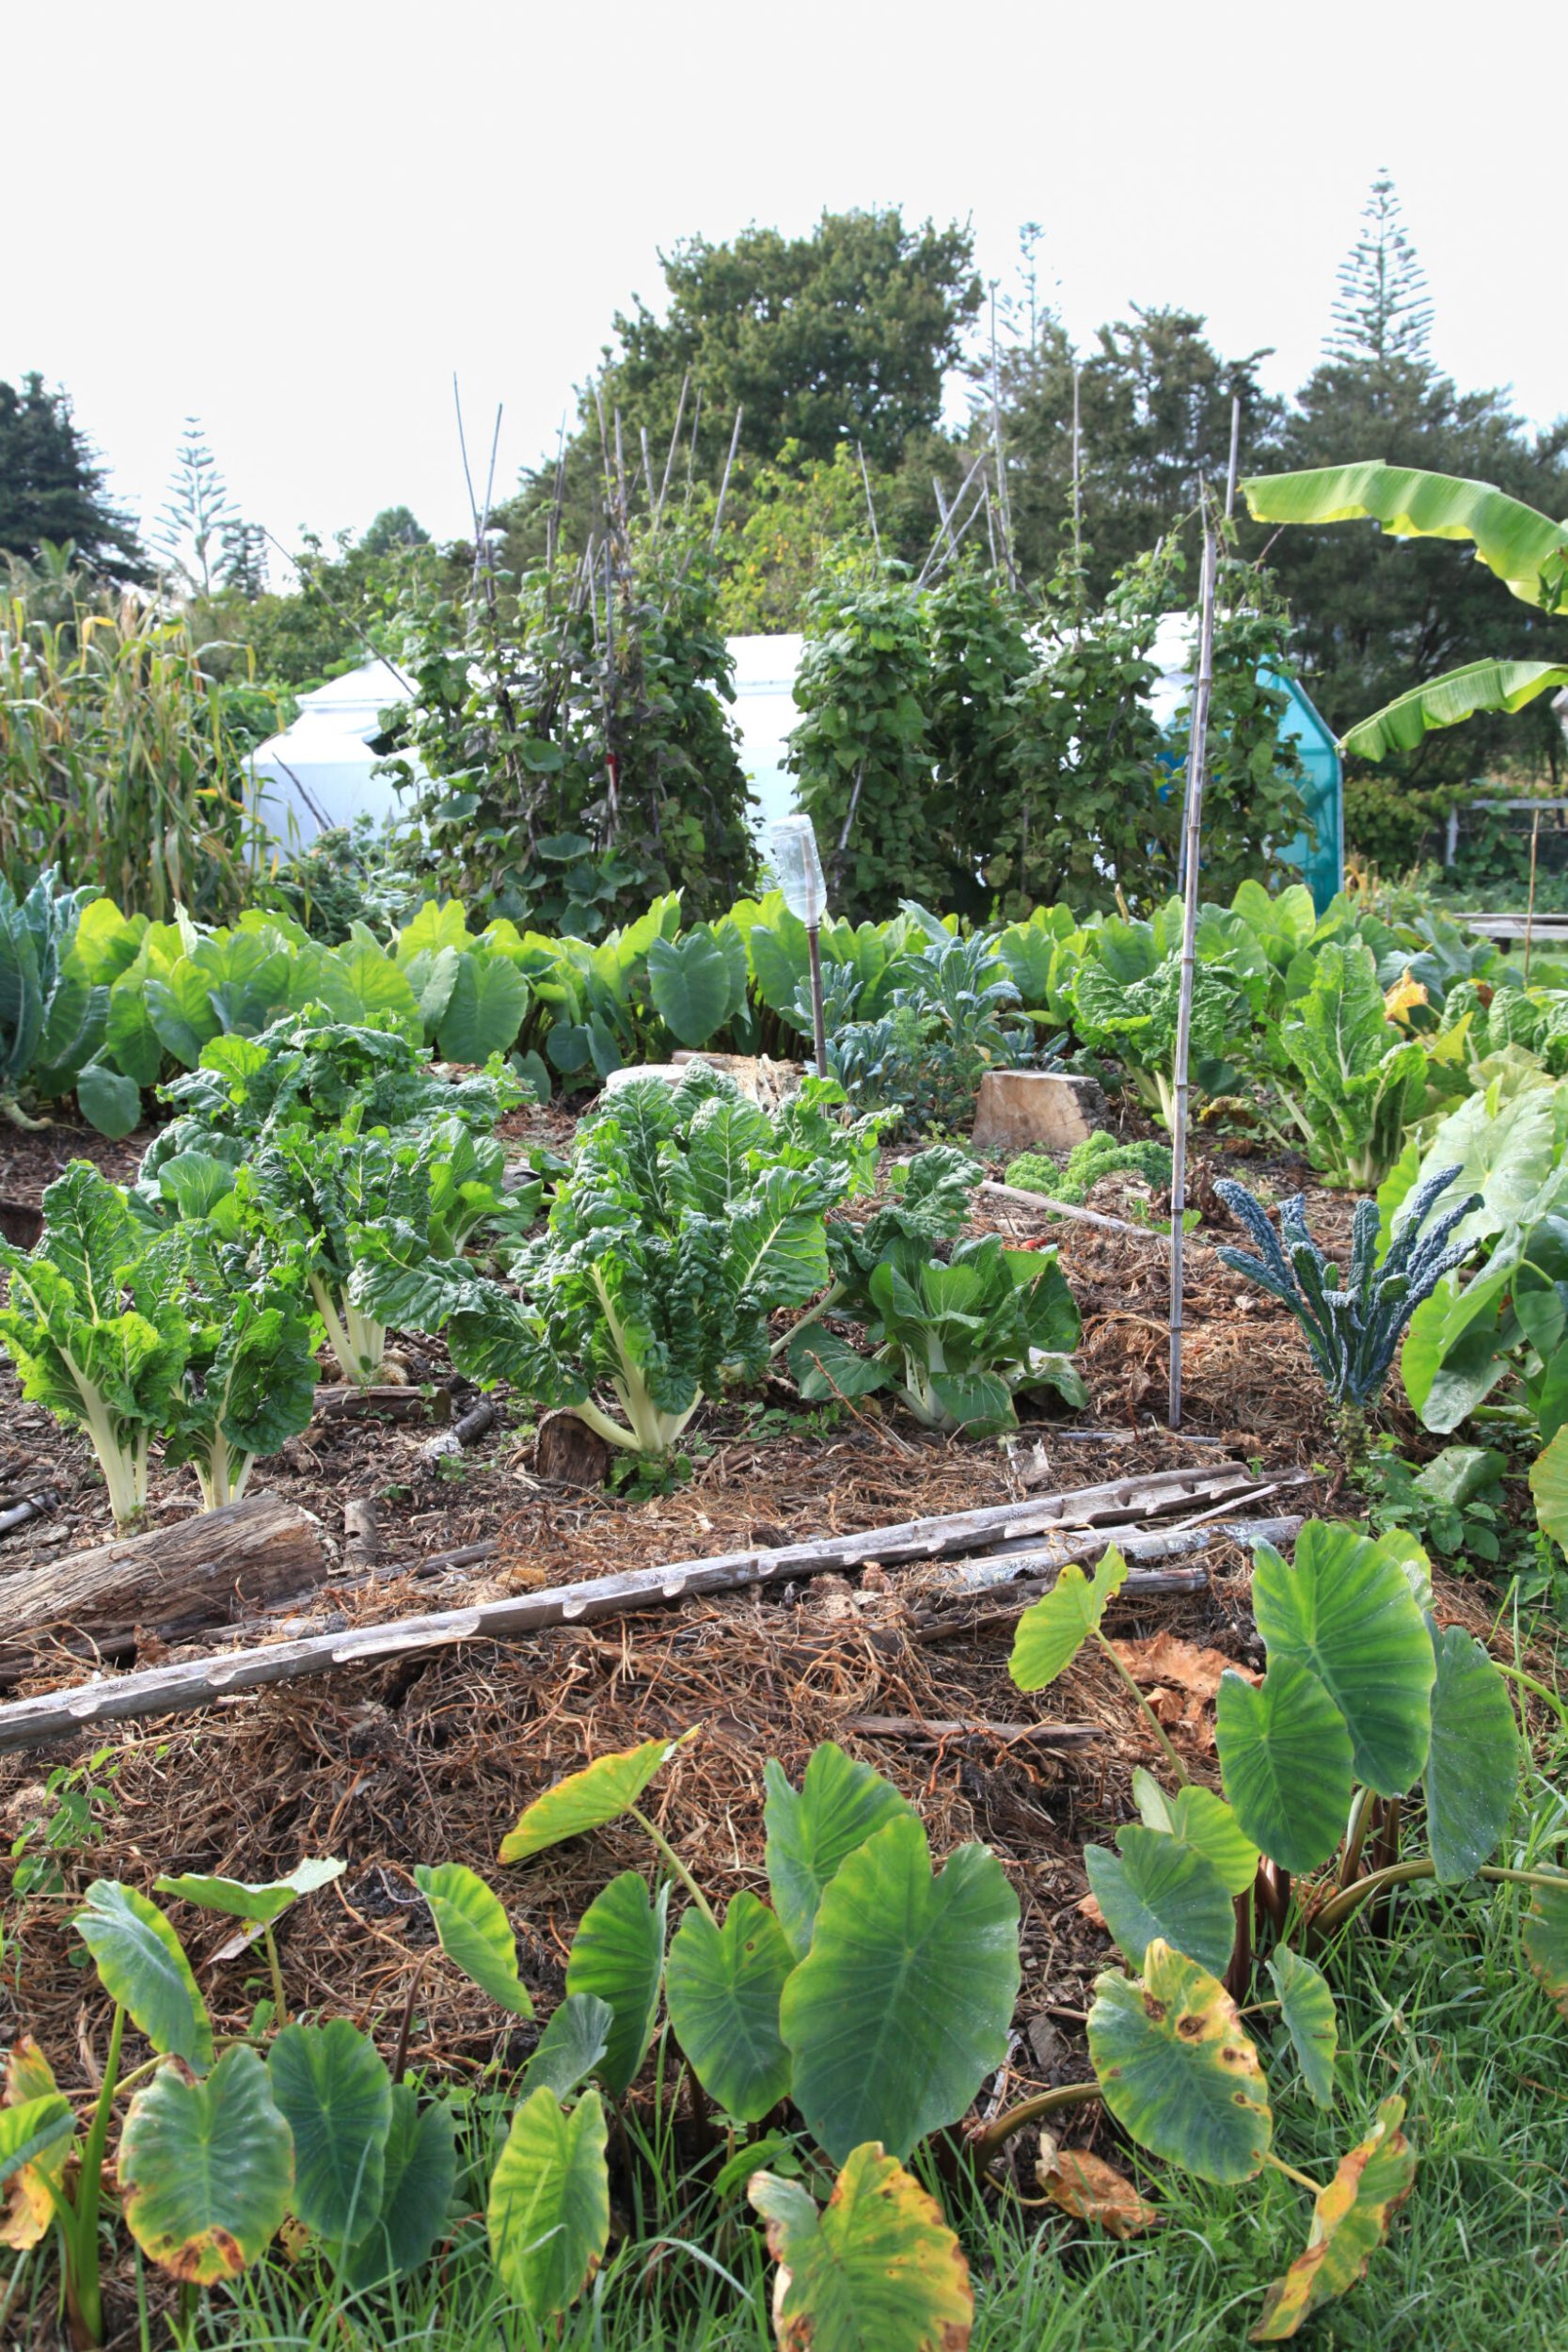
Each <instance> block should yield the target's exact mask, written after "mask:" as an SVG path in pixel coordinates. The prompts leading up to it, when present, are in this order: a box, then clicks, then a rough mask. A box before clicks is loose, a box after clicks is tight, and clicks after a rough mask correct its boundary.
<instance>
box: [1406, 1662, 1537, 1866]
mask: <svg viewBox="0 0 1568 2352" xmlns="http://www.w3.org/2000/svg"><path fill="white" fill-rule="evenodd" d="M1433 1645H1434V1648H1435V1652H1436V1658H1437V1681H1436V1684H1435V1687H1434V1688H1433V1693H1432V1749H1431V1753H1430V1754H1429V1756H1428V1757H1427V1767H1426V1804H1427V1838H1428V1842H1429V1843H1430V1845H1431V1847H1432V1859H1433V1866H1434V1867H1435V1868H1436V1871H1437V1875H1438V1877H1439V1878H1440V1879H1445V1880H1447V1881H1448V1882H1449V1883H1450V1884H1457V1883H1459V1882H1460V1881H1461V1880H1463V1879H1467V1878H1469V1877H1470V1875H1471V1874H1472V1872H1474V1871H1476V1870H1478V1869H1479V1868H1480V1867H1481V1864H1482V1863H1483V1862H1484V1861H1485V1860H1486V1858H1487V1856H1488V1854H1490V1853H1491V1852H1492V1851H1493V1850H1494V1848H1495V1847H1496V1846H1497V1841H1498V1839H1499V1838H1500V1837H1501V1836H1502V1834H1503V1832H1504V1830H1505V1829H1506V1828H1507V1827H1508V1817H1509V1814H1510V1813H1511V1812H1512V1810H1513V1798H1514V1793H1515V1790H1516V1789H1517V1788H1518V1782H1519V1733H1518V1728H1517V1726H1516V1724H1515V1723H1514V1720H1513V1707H1512V1706H1511V1705H1510V1703H1509V1696H1508V1688H1507V1685H1506V1684H1505V1683H1504V1681H1503V1678H1502V1676H1501V1675H1500V1674H1499V1673H1498V1672H1497V1667H1496V1666H1495V1665H1494V1664H1493V1662H1492V1660H1491V1659H1490V1658H1489V1657H1488V1656H1487V1654H1486V1651H1485V1650H1484V1648H1483V1647H1482V1646H1481V1643H1480V1642H1478V1641H1476V1640H1475V1638H1474V1637H1473V1635H1471V1634H1468V1633H1466V1632H1465V1629H1464V1627H1463V1626H1458V1625H1450V1626H1449V1627H1448V1628H1446V1629H1445V1630H1444V1631H1443V1632H1442V1633H1436V1632H1433Z"/></svg>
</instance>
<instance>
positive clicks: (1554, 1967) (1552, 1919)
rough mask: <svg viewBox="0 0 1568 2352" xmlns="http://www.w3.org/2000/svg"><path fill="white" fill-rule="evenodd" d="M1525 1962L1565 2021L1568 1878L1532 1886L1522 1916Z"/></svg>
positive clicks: (1567, 2011) (1567, 2012)
mask: <svg viewBox="0 0 1568 2352" xmlns="http://www.w3.org/2000/svg"><path fill="white" fill-rule="evenodd" d="M1524 1936H1525V1958H1526V1959H1527V1960H1528V1962H1529V1964H1530V1967H1531V1969H1532V1971H1533V1972H1534V1975H1535V1977H1536V1979H1538V1981H1539V1983H1540V1985H1541V1989H1542V1991H1543V1992H1544V1994H1545V1995H1546V1998H1547V1999H1548V2000H1549V2001H1551V2002H1552V2003H1553V2004H1554V2006H1555V2007H1556V2008H1558V2009H1560V2010H1561V2012H1562V2014H1563V2016H1564V2017H1568V1877H1565V1878H1564V1879H1563V1882H1562V1883H1561V1885H1560V1886H1543V1885H1537V1886H1535V1887H1534V1888H1533V1889H1532V1890H1531V1893H1530V1905H1529V1909H1528V1912H1527V1913H1526V1915H1525V1928H1524Z"/></svg>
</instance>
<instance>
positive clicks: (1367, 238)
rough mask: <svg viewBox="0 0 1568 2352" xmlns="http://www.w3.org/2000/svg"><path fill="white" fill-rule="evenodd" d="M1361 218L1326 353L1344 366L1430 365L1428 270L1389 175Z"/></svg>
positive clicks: (1376, 185) (1381, 177) (1382, 176)
mask: <svg viewBox="0 0 1568 2352" xmlns="http://www.w3.org/2000/svg"><path fill="white" fill-rule="evenodd" d="M1361 219H1362V224H1363V226H1362V230H1361V234H1360V236H1359V237H1358V238H1357V239H1356V242H1355V244H1354V246H1352V248H1351V251H1350V253H1349V255H1348V257H1347V258H1346V260H1345V261H1344V262H1343V263H1342V264H1341V266H1340V270H1339V292H1338V297H1337V299H1336V301H1335V304H1334V313H1333V325H1332V326H1331V327H1330V328H1329V331H1328V334H1327V336H1326V338H1325V339H1324V342H1323V350H1324V353H1325V355H1326V357H1327V358H1329V359H1331V360H1338V361H1339V362H1340V363H1341V364H1342V365H1344V366H1346V367H1357V366H1362V365H1365V364H1366V363H1367V362H1368V361H1370V362H1371V364H1372V365H1373V366H1374V367H1384V366H1386V365H1387V364H1388V363H1389V361H1391V360H1394V361H1398V360H1402V361H1404V362H1405V363H1406V364H1407V365H1410V366H1416V367H1425V366H1428V365H1430V363H1431V358H1432V353H1431V339H1432V319H1433V310H1432V304H1431V302H1430V301H1429V300H1428V298H1427V281H1426V272H1425V270H1423V269H1422V267H1421V264H1420V262H1419V261H1418V259H1417V255H1416V248H1415V246H1413V245H1412V243H1411V241H1410V237H1409V234H1408V232H1407V230H1406V229H1405V226H1404V220H1403V217H1402V214H1401V211H1400V199H1399V198H1398V196H1397V195H1396V193H1395V190H1394V183H1393V182H1392V180H1391V179H1390V178H1389V177H1388V174H1387V173H1386V171H1380V172H1379V173H1378V176H1377V178H1376V179H1375V180H1374V181H1373V182H1372V192H1371V194H1370V197H1369V198H1368V199H1367V202H1366V204H1365V206H1364V207H1363V209H1362V214H1361Z"/></svg>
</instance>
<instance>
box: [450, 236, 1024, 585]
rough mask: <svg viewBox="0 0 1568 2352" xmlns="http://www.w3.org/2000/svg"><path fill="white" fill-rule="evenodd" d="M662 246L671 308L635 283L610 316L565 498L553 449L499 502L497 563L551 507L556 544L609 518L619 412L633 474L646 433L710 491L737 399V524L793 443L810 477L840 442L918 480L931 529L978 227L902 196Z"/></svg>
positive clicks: (574, 542)
mask: <svg viewBox="0 0 1568 2352" xmlns="http://www.w3.org/2000/svg"><path fill="white" fill-rule="evenodd" d="M660 259H661V262H662V265H663V269H664V278H665V300H664V303H663V305H662V308H661V309H660V310H655V309H653V308H652V307H650V306H649V305H648V304H647V303H645V302H643V301H642V300H641V297H639V298H637V300H636V301H635V303H634V307H633V309H632V310H630V311H629V312H627V313H620V314H617V316H616V318H615V321H614V328H615V338H616V340H615V342H614V343H613V344H612V345H607V346H606V348H605V352H604V363H605V364H604V368H603V371H602V373H601V375H600V376H599V378H598V379H597V383H596V386H590V387H588V388H586V389H583V390H582V392H581V393H580V395H579V399H578V421H577V426H576V429H575V431H574V432H573V433H572V434H571V435H570V436H569V437H563V441H562V453H561V459H560V467H561V475H560V494H559V501H558V492H557V463H556V460H555V459H553V458H552V459H549V460H547V461H546V462H545V463H544V464H542V465H541V466H540V467H539V468H538V469H536V470H534V471H531V472H530V473H529V474H527V475H525V477H524V481H523V485H522V489H521V491H520V493H519V495H518V496H517V497H516V498H515V499H514V500H512V501H509V502H508V503H507V504H506V505H505V506H504V507H502V508H499V509H498V512H497V515H496V517H495V519H496V522H497V524H498V526H499V528H500V529H501V531H502V532H504V534H505V541H504V546H505V553H504V558H503V561H504V563H505V564H507V565H508V566H509V567H510V568H512V569H514V570H517V569H520V568H522V566H523V565H525V564H527V563H528V562H530V561H533V560H536V559H537V558H538V557H539V556H540V555H541V554H542V553H543V552H544V550H545V546H546V532H547V531H548V530H549V529H550V528H551V523H552V518H553V517H554V516H556V514H557V511H558V504H559V515H560V525H559V537H560V540H561V542H562V544H563V545H565V546H567V547H572V548H580V547H581V546H582V545H583V544H584V543H585V541H586V539H587V537H588V534H589V532H591V531H594V530H598V529H600V528H602V520H603V506H604V496H605V481H604V476H605V465H606V458H607V456H608V458H609V460H610V467H611V469H616V467H617V463H618V455H617V451H616V447H615V419H616V415H617V412H618V413H619V415H620V419H621V442H620V452H619V460H620V462H621V463H624V470H625V472H626V477H627V479H628V483H629V482H630V479H631V477H633V476H634V475H636V474H637V473H639V471H640V470H641V463H642V437H643V435H644V434H646V436H647V440H648V449H649V460H650V466H651V469H652V471H653V473H654V475H655V477H656V483H657V482H661V481H662V479H663V476H664V471H665V467H666V465H667V463H669V461H670V460H671V457H672V453H673V486H674V492H675V494H676V495H677V496H679V497H681V498H682V499H683V500H684V499H685V497H686V492H687V485H688V482H689V481H690V482H692V483H693V484H695V485H697V496H698V497H699V498H700V497H701V496H702V495H703V494H704V492H705V491H707V490H710V489H711V488H712V487H713V486H714V485H717V483H718V482H719V480H720V479H721V475H722V472H723V469H724V465H725V462H726V459H727V456H728V453H729V447H730V436H731V433H732V430H733V428H734V424H735V418H736V410H737V409H740V410H741V411H742V412H743V415H742V421H741V433H740V441H739V448H738V453H737V455H738V459H739V460H740V461H741V462H740V463H739V464H738V465H737V469H736V473H735V474H734V476H733V477H732V480H731V484H730V491H729V499H728V501H727V504H726V513H727V514H728V516H729V517H730V519H731V521H733V522H736V523H737V524H738V523H740V522H742V521H744V519H745V517H746V516H747V515H748V514H749V512H750V511H751V488H750V484H751V482H752V480H754V479H756V478H757V477H758V476H759V473H760V471H761V469H771V468H773V467H775V466H776V465H777V464H778V463H779V462H780V461H781V459H782V458H784V453H786V452H787V459H786V460H785V461H784V462H786V463H787V465H788V466H789V467H790V468H792V469H795V470H797V471H798V472H799V473H800V475H801V478H802V481H804V482H813V483H814V482H815V481H816V479H817V476H816V470H815V469H817V468H821V467H831V466H832V463H833V459H834V455H835V453H836V452H837V451H839V450H841V449H847V451H848V452H849V453H850V457H851V459H852V460H853V462H854V463H855V465H856V467H857V469H858V467H859V462H860V460H859V455H858V454H857V445H858V450H859V452H860V453H863V455H864V460H865V464H866V467H867V469H869V471H870V473H871V475H872V477H873V479H874V480H877V479H879V478H882V477H888V476H893V475H897V474H900V473H902V474H904V475H906V476H907V477H908V479H909V482H910V483H911V484H913V485H918V499H917V501H915V503H917V505H918V510H919V528H920V532H922V533H923V534H924V539H923V544H924V543H925V542H928V540H929V536H930V532H931V530H932V529H934V527H935V520H936V517H935V511H934V507H933V505H932V502H931V494H930V473H931V470H932V467H933V465H935V466H936V467H937V468H938V469H941V470H942V471H943V472H945V473H948V474H951V471H952V465H953V452H952V448H951V444H950V442H949V441H948V440H947V439H946V437H944V436H943V435H942V432H941V429H940V428H941V418H942V389H943V382H944V379H945V377H946V375H947V374H948V373H949V371H950V370H951V369H952V368H954V367H955V366H956V365H957V364H958V359H959V358H960V353H961V344H962V340H963V335H964V331H965V329H966V327H967V326H969V324H970V323H971V322H972V321H973V319H974V317H975V315H976V313H977V311H978V310H979V306H980V299H981V289H980V281H979V279H978V278H977V277H976V276H975V274H974V240H973V236H972V233H971V231H970V230H969V228H968V227H967V225H965V224H963V223H960V222H957V221H955V222H950V223H949V224H948V225H947V227H945V228H938V227H936V226H935V225H934V224H933V223H932V222H930V221H927V222H925V223H924V224H923V225H922V226H921V227H920V228H918V229H911V228H907V227H906V226H905V224H904V220H903V216H902V215H901V214H900V213H899V212H897V211H896V210H888V211H881V212H845V213H824V214H823V215H822V217H821V219H820V220H819V221H818V222H817V223H816V227H815V228H814V229H813V230H812V231H811V233H810V234H809V235H808V236H803V237H786V236H784V234H783V233H782V232H781V231H780V230H775V229H758V228H751V229H747V230H742V232H741V234H740V235H739V236H737V237H736V238H735V239H734V240H733V241H732V242H730V243H728V244H713V243H711V242H710V241H709V240H708V239H707V238H705V237H700V236H699V237H690V238H687V239H685V240H683V242H682V243H681V244H679V245H677V246H675V247H674V248H673V250H672V251H671V252H670V253H667V254H664V255H662V256H661V257H660ZM683 393H684V398H683ZM601 409H602V415H603V421H604V427H603V432H602V435H601V424H600V418H601ZM677 420H678V421H679V434H678V437H676V436H675V428H676V423H677ZM777 488H778V485H777V483H776V481H774V482H771V483H770V489H771V491H772V492H773V493H774V494H776V493H777ZM640 498H641V493H638V494H636V495H634V496H633V498H632V501H631V503H632V504H633V505H634V506H636V505H637V504H638V503H639V502H640ZM910 502H911V501H910V500H909V499H908V498H907V497H906V498H904V499H903V500H902V501H901V505H900V511H901V512H902V511H903V509H904V508H906V507H908V506H909V504H910ZM900 551H903V552H909V551H911V549H906V548H902V547H900Z"/></svg>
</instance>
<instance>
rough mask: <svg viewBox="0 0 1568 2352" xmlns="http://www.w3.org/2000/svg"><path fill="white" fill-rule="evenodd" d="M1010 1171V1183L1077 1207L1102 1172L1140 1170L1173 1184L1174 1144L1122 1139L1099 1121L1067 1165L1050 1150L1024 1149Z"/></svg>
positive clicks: (1151, 1180) (1147, 1179)
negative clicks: (1172, 1158) (1056, 1160)
mask: <svg viewBox="0 0 1568 2352" xmlns="http://www.w3.org/2000/svg"><path fill="white" fill-rule="evenodd" d="M1006 1176H1007V1182H1008V1184H1014V1185H1016V1186H1017V1187H1018V1189H1019V1190H1020V1191H1021V1192H1043V1193H1046V1194H1049V1195H1050V1197H1051V1198H1052V1199H1053V1200H1064V1201H1066V1202H1067V1204H1068V1206H1069V1208H1075V1207H1077V1206H1079V1205H1080V1204H1081V1203H1082V1202H1083V1201H1085V1200H1087V1199H1088V1197H1089V1195H1090V1193H1091V1192H1092V1191H1093V1190H1094V1187H1095V1186H1096V1184H1099V1182H1100V1180H1101V1177H1102V1176H1139V1177H1141V1178H1142V1179H1143V1181H1144V1183H1145V1184H1149V1185H1152V1186H1154V1187H1156V1188H1158V1187H1159V1186H1160V1185H1162V1184H1169V1183H1170V1180H1171V1149H1170V1145H1169V1144H1168V1143H1159V1142H1156V1141H1154V1140H1153V1138H1152V1137H1147V1138H1145V1139H1143V1140H1141V1141H1139V1142H1136V1143H1118V1142H1117V1138H1116V1136H1113V1135H1110V1134H1108V1133H1107V1132H1106V1130H1105V1129H1104V1128H1103V1127H1097V1128H1096V1129H1095V1131H1094V1133H1093V1135H1092V1136H1085V1139H1084V1141H1083V1142H1082V1143H1075V1144H1074V1145H1073V1147H1072V1149H1071V1151H1070V1152H1069V1153H1068V1156H1067V1164H1066V1166H1065V1167H1064V1168H1057V1166H1056V1163H1055V1161H1054V1160H1053V1159H1052V1158H1051V1156H1050V1154H1049V1153H1048V1152H1020V1153H1019V1155H1018V1157H1017V1159H1016V1160H1009V1162H1008V1163H1007V1171H1006Z"/></svg>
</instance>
